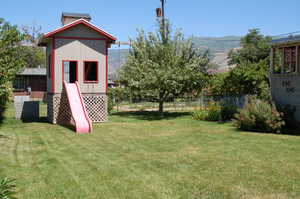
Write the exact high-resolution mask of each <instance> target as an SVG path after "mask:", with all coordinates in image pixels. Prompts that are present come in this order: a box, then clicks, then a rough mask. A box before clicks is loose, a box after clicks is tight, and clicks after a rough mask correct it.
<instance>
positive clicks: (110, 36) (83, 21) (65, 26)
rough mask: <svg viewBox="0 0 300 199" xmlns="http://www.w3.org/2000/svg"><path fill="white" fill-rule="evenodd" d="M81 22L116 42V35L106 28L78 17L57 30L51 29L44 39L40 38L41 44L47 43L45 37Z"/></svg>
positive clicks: (52, 35) (46, 37)
mask: <svg viewBox="0 0 300 199" xmlns="http://www.w3.org/2000/svg"><path fill="white" fill-rule="evenodd" d="M79 24H82V25H85V26H87V27H88V28H90V29H92V30H94V31H96V32H98V33H99V34H100V35H103V36H105V37H107V38H108V39H109V40H110V41H111V42H112V43H114V42H115V41H116V40H117V38H116V37H114V36H112V35H111V34H109V33H108V32H106V31H104V30H102V29H100V28H98V27H97V26H95V25H94V24H92V23H91V22H89V21H87V20H85V19H78V20H75V21H73V22H72V23H69V24H67V25H64V26H62V27H60V28H57V29H55V30H53V31H51V32H48V33H46V34H45V35H44V36H43V37H42V39H41V40H40V42H39V45H43V44H44V43H45V39H48V38H51V37H54V36H55V35H56V34H58V33H60V32H63V31H65V30H67V29H69V28H72V27H74V26H77V25H79Z"/></svg>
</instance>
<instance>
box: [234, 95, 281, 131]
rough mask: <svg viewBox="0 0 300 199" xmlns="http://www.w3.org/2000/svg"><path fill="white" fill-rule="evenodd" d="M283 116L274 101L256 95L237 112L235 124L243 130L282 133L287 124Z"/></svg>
mask: <svg viewBox="0 0 300 199" xmlns="http://www.w3.org/2000/svg"><path fill="white" fill-rule="evenodd" d="M281 117H282V114H281V113H279V112H278V111H277V109H276V106H275V105H274V104H273V103H269V102H267V101H262V100H259V99H257V98H255V97H254V98H250V99H249V102H248V104H246V105H245V107H244V108H243V109H241V110H239V111H238V113H237V114H235V118H236V120H234V124H235V125H236V126H237V127H238V128H239V129H241V130H247V131H263V132H270V133H280V131H281V129H282V127H283V126H284V124H285V123H284V121H283V119H282V118H281Z"/></svg>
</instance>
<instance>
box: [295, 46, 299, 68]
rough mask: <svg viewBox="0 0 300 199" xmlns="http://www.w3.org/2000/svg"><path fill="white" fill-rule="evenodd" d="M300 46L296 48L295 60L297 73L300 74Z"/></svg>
mask: <svg viewBox="0 0 300 199" xmlns="http://www.w3.org/2000/svg"><path fill="white" fill-rule="evenodd" d="M298 50H299V46H296V57H295V60H296V66H295V72H296V73H298V72H299V58H298V56H299V51H298Z"/></svg>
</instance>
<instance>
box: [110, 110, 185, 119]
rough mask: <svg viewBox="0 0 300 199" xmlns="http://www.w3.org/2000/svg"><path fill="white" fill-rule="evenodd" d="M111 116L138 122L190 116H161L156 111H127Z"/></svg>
mask: <svg viewBox="0 0 300 199" xmlns="http://www.w3.org/2000/svg"><path fill="white" fill-rule="evenodd" d="M111 115H115V116H119V117H126V118H133V119H138V120H147V121H154V120H170V119H175V118H178V117H183V116H187V115H190V113H189V112H164V114H163V115H161V114H160V113H159V112H156V111H128V112H117V113H112V114H111Z"/></svg>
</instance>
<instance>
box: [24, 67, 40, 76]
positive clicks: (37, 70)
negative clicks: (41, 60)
mask: <svg viewBox="0 0 300 199" xmlns="http://www.w3.org/2000/svg"><path fill="white" fill-rule="evenodd" d="M19 75H46V68H25V69H24V70H23V71H22V72H21V73H19Z"/></svg>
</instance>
